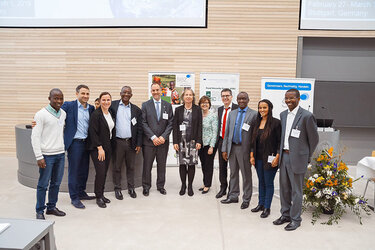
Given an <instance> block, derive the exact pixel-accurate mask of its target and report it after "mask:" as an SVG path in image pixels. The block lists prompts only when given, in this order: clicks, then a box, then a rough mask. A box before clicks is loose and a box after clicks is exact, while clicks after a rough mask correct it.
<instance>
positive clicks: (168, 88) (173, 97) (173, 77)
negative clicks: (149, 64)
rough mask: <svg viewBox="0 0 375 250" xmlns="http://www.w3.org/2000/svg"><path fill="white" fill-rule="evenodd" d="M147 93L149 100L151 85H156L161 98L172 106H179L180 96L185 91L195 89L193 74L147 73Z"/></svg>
mask: <svg viewBox="0 0 375 250" xmlns="http://www.w3.org/2000/svg"><path fill="white" fill-rule="evenodd" d="M148 82H149V84H148V93H149V97H150V98H151V97H152V96H151V84H152V83H158V84H160V86H161V91H162V95H161V98H162V99H163V100H164V101H167V102H169V103H170V104H172V105H180V104H182V102H181V95H182V93H183V92H184V90H185V89H188V88H191V89H193V90H194V87H195V74H194V73H191V72H149V73H148Z"/></svg>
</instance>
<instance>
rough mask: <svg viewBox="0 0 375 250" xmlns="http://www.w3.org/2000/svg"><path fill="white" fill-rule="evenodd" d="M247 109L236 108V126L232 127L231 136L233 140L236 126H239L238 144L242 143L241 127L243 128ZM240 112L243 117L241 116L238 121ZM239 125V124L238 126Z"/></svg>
mask: <svg viewBox="0 0 375 250" xmlns="http://www.w3.org/2000/svg"><path fill="white" fill-rule="evenodd" d="M247 109H248V107H246V108H244V109H240V108H238V113H237V117H236V124H235V125H234V134H233V139H235V138H236V132H237V131H236V128H237V126H238V125H239V126H240V129H239V133H240V141H239V143H242V126H243V121H244V119H245V116H246V112H247ZM241 112H243V115H242V119H241V121H240V117H241ZM238 123H240V124H238Z"/></svg>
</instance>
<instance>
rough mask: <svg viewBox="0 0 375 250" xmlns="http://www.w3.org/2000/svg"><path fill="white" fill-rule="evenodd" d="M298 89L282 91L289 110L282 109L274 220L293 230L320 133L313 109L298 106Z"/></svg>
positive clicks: (299, 223) (297, 224)
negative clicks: (277, 207) (277, 215)
mask: <svg viewBox="0 0 375 250" xmlns="http://www.w3.org/2000/svg"><path fill="white" fill-rule="evenodd" d="M299 101H300V93H299V91H298V90H297V89H290V90H288V91H287V92H286V93H285V103H286V104H287V105H288V110H285V111H283V112H281V114H280V120H281V128H282V130H281V142H280V162H279V166H280V202H281V210H280V212H281V217H280V218H278V219H277V220H275V221H274V222H273V224H275V225H281V224H284V223H286V222H289V224H288V225H287V226H286V227H285V230H287V231H292V230H295V229H297V228H298V227H299V226H300V225H301V221H302V219H301V211H302V197H303V193H302V189H303V183H304V176H305V173H306V169H307V165H308V163H309V162H310V160H311V156H312V154H313V152H314V150H315V148H316V146H317V145H318V142H319V135H318V132H317V126H316V120H315V117H314V115H313V114H312V113H310V112H309V111H307V110H305V109H303V108H302V107H300V106H299V105H298V104H299Z"/></svg>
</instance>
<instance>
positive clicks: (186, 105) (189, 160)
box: [173, 89, 202, 196]
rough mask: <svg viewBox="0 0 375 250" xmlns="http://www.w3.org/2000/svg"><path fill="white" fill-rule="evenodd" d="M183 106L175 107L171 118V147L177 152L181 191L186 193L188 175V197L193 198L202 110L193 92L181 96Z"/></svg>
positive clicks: (200, 138) (186, 91) (200, 137)
mask: <svg viewBox="0 0 375 250" xmlns="http://www.w3.org/2000/svg"><path fill="white" fill-rule="evenodd" d="M181 100H182V102H183V105H182V106H180V107H177V108H176V110H175V115H174V118H173V147H174V149H175V150H176V151H177V152H178V156H179V164H180V169H179V170H180V178H181V182H182V185H181V190H180V195H184V194H185V192H186V174H187V175H188V195H189V196H193V195H194V192H193V180H194V175H195V164H197V163H198V150H199V149H200V148H201V145H202V110H201V109H200V107H199V106H197V105H195V104H194V103H195V94H194V92H193V90H191V89H186V90H185V91H184V93H182V95H181Z"/></svg>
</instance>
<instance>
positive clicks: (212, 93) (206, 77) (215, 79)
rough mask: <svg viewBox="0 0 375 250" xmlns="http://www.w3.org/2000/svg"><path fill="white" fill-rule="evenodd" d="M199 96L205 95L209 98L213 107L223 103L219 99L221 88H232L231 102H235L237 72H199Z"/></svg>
mask: <svg viewBox="0 0 375 250" xmlns="http://www.w3.org/2000/svg"><path fill="white" fill-rule="evenodd" d="M199 84H200V88H199V90H200V91H199V94H200V97H202V96H204V95H206V96H208V97H210V98H211V104H212V106H213V107H216V108H217V107H219V106H221V105H223V102H222V101H221V90H222V89H225V88H228V89H230V90H232V96H233V102H235V103H236V96H237V94H238V92H239V87H240V74H239V73H201V74H200V82H199Z"/></svg>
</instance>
